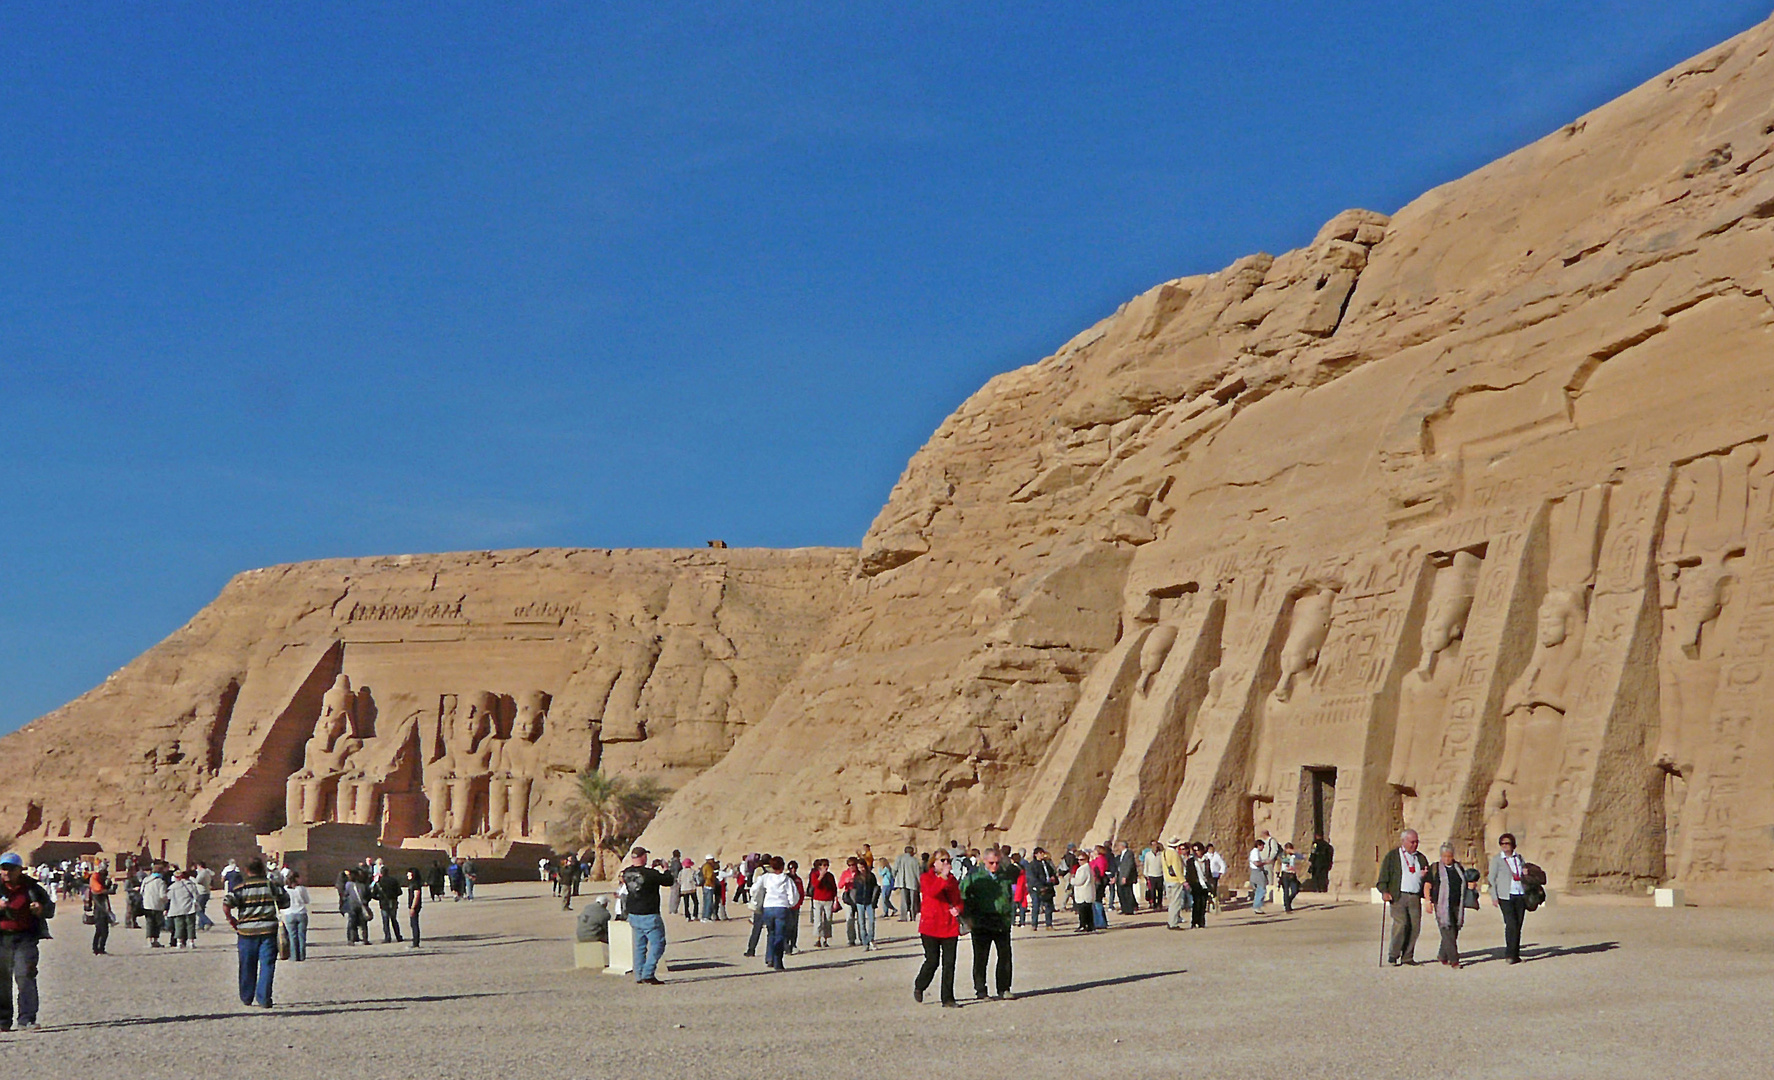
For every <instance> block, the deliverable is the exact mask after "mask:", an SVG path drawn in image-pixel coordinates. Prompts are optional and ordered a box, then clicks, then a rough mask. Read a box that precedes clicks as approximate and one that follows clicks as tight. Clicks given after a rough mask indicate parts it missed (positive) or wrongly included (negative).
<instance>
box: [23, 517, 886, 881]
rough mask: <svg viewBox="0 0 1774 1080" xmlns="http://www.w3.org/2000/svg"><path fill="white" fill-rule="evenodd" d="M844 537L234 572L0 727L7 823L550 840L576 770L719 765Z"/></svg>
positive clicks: (823, 584)
mask: <svg viewBox="0 0 1774 1080" xmlns="http://www.w3.org/2000/svg"><path fill="white" fill-rule="evenodd" d="M855 557H856V556H855V552H854V551H851V550H841V549H818V548H810V549H804V550H799V551H755V550H752V551H748V550H740V549H731V550H728V549H722V550H707V551H601V550H600V551H559V550H545V551H526V552H498V553H478V554H462V555H438V556H421V557H414V556H403V557H399V558H381V559H350V560H335V561H329V562H319V563H304V564H298V565H293V566H281V567H274V568H272V569H268V570H255V571H251V572H249V573H245V574H241V575H240V576H238V577H236V578H235V579H234V580H233V581H232V582H230V583H229V584H228V586H227V588H225V589H224V590H223V591H222V594H221V595H220V596H219V597H217V598H216V600H215V601H214V602H213V603H211V604H210V605H209V606H208V607H206V608H205V609H204V610H203V611H201V612H199V613H198V615H197V616H196V617H195V618H194V619H192V620H191V622H190V623H189V624H188V625H186V626H185V627H184V628H182V629H181V630H179V631H178V632H177V633H175V634H173V635H172V636H171V637H170V638H168V639H167V640H166V641H164V642H162V643H161V644H160V645H158V646H156V647H155V648H153V649H152V650H150V651H149V652H147V653H145V654H143V655H142V656H141V657H140V658H138V659H137V660H136V661H134V662H133V663H131V664H130V665H129V666H128V667H126V668H124V669H123V670H122V671H119V672H118V673H117V674H115V675H113V676H111V677H110V678H109V679H107V680H106V681H105V683H104V685H102V686H100V687H99V688H97V689H95V690H93V691H92V692H90V693H88V694H86V695H85V696H83V697H81V698H80V699H79V700H77V701H75V702H73V703H71V704H69V705H67V706H64V707H63V708H61V709H59V710H57V711H56V712H54V713H51V714H50V715H48V716H46V717H43V718H42V719H40V720H38V721H36V722H35V723H33V724H31V725H29V726H28V727H26V728H25V729H24V730H22V731H20V732H17V733H16V734H13V735H11V736H8V737H7V738H6V739H5V740H4V746H5V753H4V754H0V830H7V831H16V832H17V833H19V834H20V836H21V837H22V838H23V839H24V841H25V843H26V844H27V845H36V846H42V845H45V844H47V845H49V846H50V849H51V850H55V848H56V847H58V846H59V847H62V848H65V849H68V850H78V849H80V848H83V847H84V848H88V849H90V848H93V847H102V848H103V850H106V851H114V850H124V849H128V850H141V849H142V848H143V847H147V848H149V849H150V850H154V851H156V852H157V853H158V851H159V850H162V849H165V848H167V845H170V848H169V849H168V850H171V851H174V852H178V851H182V850H183V848H182V846H181V845H182V844H183V843H184V841H185V838H186V837H187V836H188V834H190V833H191V831H192V830H193V829H194V828H197V827H201V826H224V825H227V826H244V827H245V828H244V829H240V828H237V829H234V830H233V831H232V834H231V835H234V836H236V837H238V836H240V835H245V836H246V837H248V839H249V840H250V837H251V836H252V835H253V834H263V833H270V832H272V831H274V830H278V829H282V828H284V827H285V826H291V827H296V828H300V827H302V826H311V825H327V824H332V825H339V826H357V827H360V828H361V827H369V828H368V830H367V833H366V834H365V835H366V836H367V838H368V841H369V842H370V843H372V844H373V843H375V842H376V841H377V840H380V842H382V843H385V844H399V843H401V842H402V841H405V840H409V839H411V838H420V837H427V836H430V837H435V838H438V839H440V840H442V841H443V842H445V843H446V844H451V843H455V842H457V841H459V839H460V838H462V837H479V838H487V839H491V840H508V841H526V840H527V841H532V842H541V841H542V840H543V839H544V837H545V834H546V826H547V823H548V821H549V820H550V819H551V818H552V817H554V816H555V811H556V807H557V806H558V803H559V800H560V798H561V796H562V795H563V794H564V792H565V790H566V788H567V787H568V786H569V785H570V782H571V778H572V776H573V774H574V773H575V772H576V771H577V770H578V769H580V768H583V767H586V766H588V765H601V766H602V767H604V768H606V769H610V770H613V771H617V772H624V773H630V774H650V775H654V776H657V777H659V778H660V779H662V780H663V781H665V782H666V783H667V784H668V785H671V786H674V787H675V786H681V785H682V784H684V783H685V782H687V781H689V780H690V779H691V778H692V777H694V776H695V775H697V774H698V773H699V772H701V771H702V770H703V769H705V768H707V767H708V766H709V765H711V764H713V763H714V762H715V761H718V760H719V759H720V758H721V757H722V756H723V755H724V754H725V753H726V752H727V750H728V748H729V747H730V746H731V745H732V744H733V742H734V740H735V739H736V738H737V737H738V736H739V734H740V733H741V732H742V731H744V730H745V728H746V727H748V726H749V725H751V724H753V723H755V722H756V721H758V720H759V719H761V718H762V717H763V715H764V713H765V711H766V709H767V708H768V706H769V704H770V701H771V700H772V699H773V698H774V697H775V695H776V693H777V691H778V689H779V688H780V687H781V686H782V685H783V684H784V683H785V682H786V681H787V680H788V678H789V677H790V676H791V675H792V674H793V672H794V668H795V665H796V664H797V663H798V662H799V657H800V656H801V655H802V654H803V653H804V652H805V651H806V649H807V647H808V646H809V644H810V643H811V642H812V640H813V639H814V638H815V636H816V635H817V634H818V632H819V630H820V629H821V628H822V627H823V625H824V623H825V621H826V620H827V619H829V618H830V617H831V614H832V612H833V611H834V610H835V609H836V607H837V604H838V601H839V598H840V597H841V595H842V594H843V591H844V588H845V584H844V583H845V580H846V578H847V577H848V576H849V574H850V573H851V572H852V570H853V567H854V564H855ZM335 831H338V830H335ZM345 832H346V833H347V835H350V830H345ZM483 850H485V851H488V852H491V851H492V850H493V849H492V848H484V849H483Z"/></svg>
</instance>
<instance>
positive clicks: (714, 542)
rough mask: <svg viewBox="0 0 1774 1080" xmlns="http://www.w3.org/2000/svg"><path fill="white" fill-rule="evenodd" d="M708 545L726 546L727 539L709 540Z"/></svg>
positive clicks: (715, 546) (713, 546) (712, 546)
mask: <svg viewBox="0 0 1774 1080" xmlns="http://www.w3.org/2000/svg"><path fill="white" fill-rule="evenodd" d="M708 546H709V547H711V548H724V547H726V546H727V541H725V540H710V541H709V542H708Z"/></svg>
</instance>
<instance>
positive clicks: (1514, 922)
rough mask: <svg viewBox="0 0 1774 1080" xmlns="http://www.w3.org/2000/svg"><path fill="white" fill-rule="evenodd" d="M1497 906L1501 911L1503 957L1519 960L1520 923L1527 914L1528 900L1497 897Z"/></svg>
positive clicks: (1518, 897) (1513, 897)
mask: <svg viewBox="0 0 1774 1080" xmlns="http://www.w3.org/2000/svg"><path fill="white" fill-rule="evenodd" d="M1497 906H1498V907H1499V908H1501V909H1502V910H1503V955H1504V957H1505V958H1506V959H1509V960H1520V959H1521V921H1522V918H1523V917H1524V916H1526V915H1527V913H1528V898H1527V897H1525V896H1499V897H1498V898H1497Z"/></svg>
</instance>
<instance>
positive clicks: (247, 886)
mask: <svg viewBox="0 0 1774 1080" xmlns="http://www.w3.org/2000/svg"><path fill="white" fill-rule="evenodd" d="M288 906H289V897H288V895H287V894H286V893H285V892H284V891H283V890H282V889H281V888H279V887H277V886H276V885H273V884H271V882H269V881H267V880H266V879H265V860H263V859H253V860H252V861H251V862H249V863H247V864H246V877H245V878H244V879H243V880H242V881H241V882H240V884H239V885H236V886H235V887H234V888H232V889H229V890H228V891H227V892H226V893H225V894H223V896H222V915H223V917H224V918H226V919H227V920H228V925H229V926H232V927H233V928H234V932H235V933H236V934H238V935H239V939H238V941H237V942H236V945H237V947H238V948H239V950H240V1003H241V1004H242V1005H257V1006H259V1007H260V1008H262V1009H269V1008H270V1007H271V981H272V980H273V979H274V978H276V976H277V909H278V908H280V907H288Z"/></svg>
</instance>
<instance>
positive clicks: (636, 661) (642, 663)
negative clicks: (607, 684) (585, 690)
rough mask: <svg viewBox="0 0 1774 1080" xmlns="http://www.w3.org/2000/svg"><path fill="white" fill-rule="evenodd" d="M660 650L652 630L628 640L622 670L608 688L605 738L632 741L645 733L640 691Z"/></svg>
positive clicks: (658, 642)
mask: <svg viewBox="0 0 1774 1080" xmlns="http://www.w3.org/2000/svg"><path fill="white" fill-rule="evenodd" d="M659 650H660V640H659V637H658V636H657V635H656V634H652V633H648V634H647V636H645V637H643V638H638V639H635V640H633V641H630V642H629V643H628V645H627V646H626V647H625V648H624V649H623V651H622V673H621V674H620V675H618V676H617V677H616V685H614V686H612V687H611V688H610V697H609V701H608V702H607V703H606V704H605V706H604V724H603V731H602V733H601V734H602V740H603V741H604V742H607V743H608V742H634V741H637V740H640V739H644V738H646V737H647V728H646V722H645V719H644V718H643V717H642V715H641V712H640V702H641V691H643V690H644V689H646V686H647V680H648V679H650V678H652V677H653V668H654V667H655V666H656V665H657V664H658V662H659Z"/></svg>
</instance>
